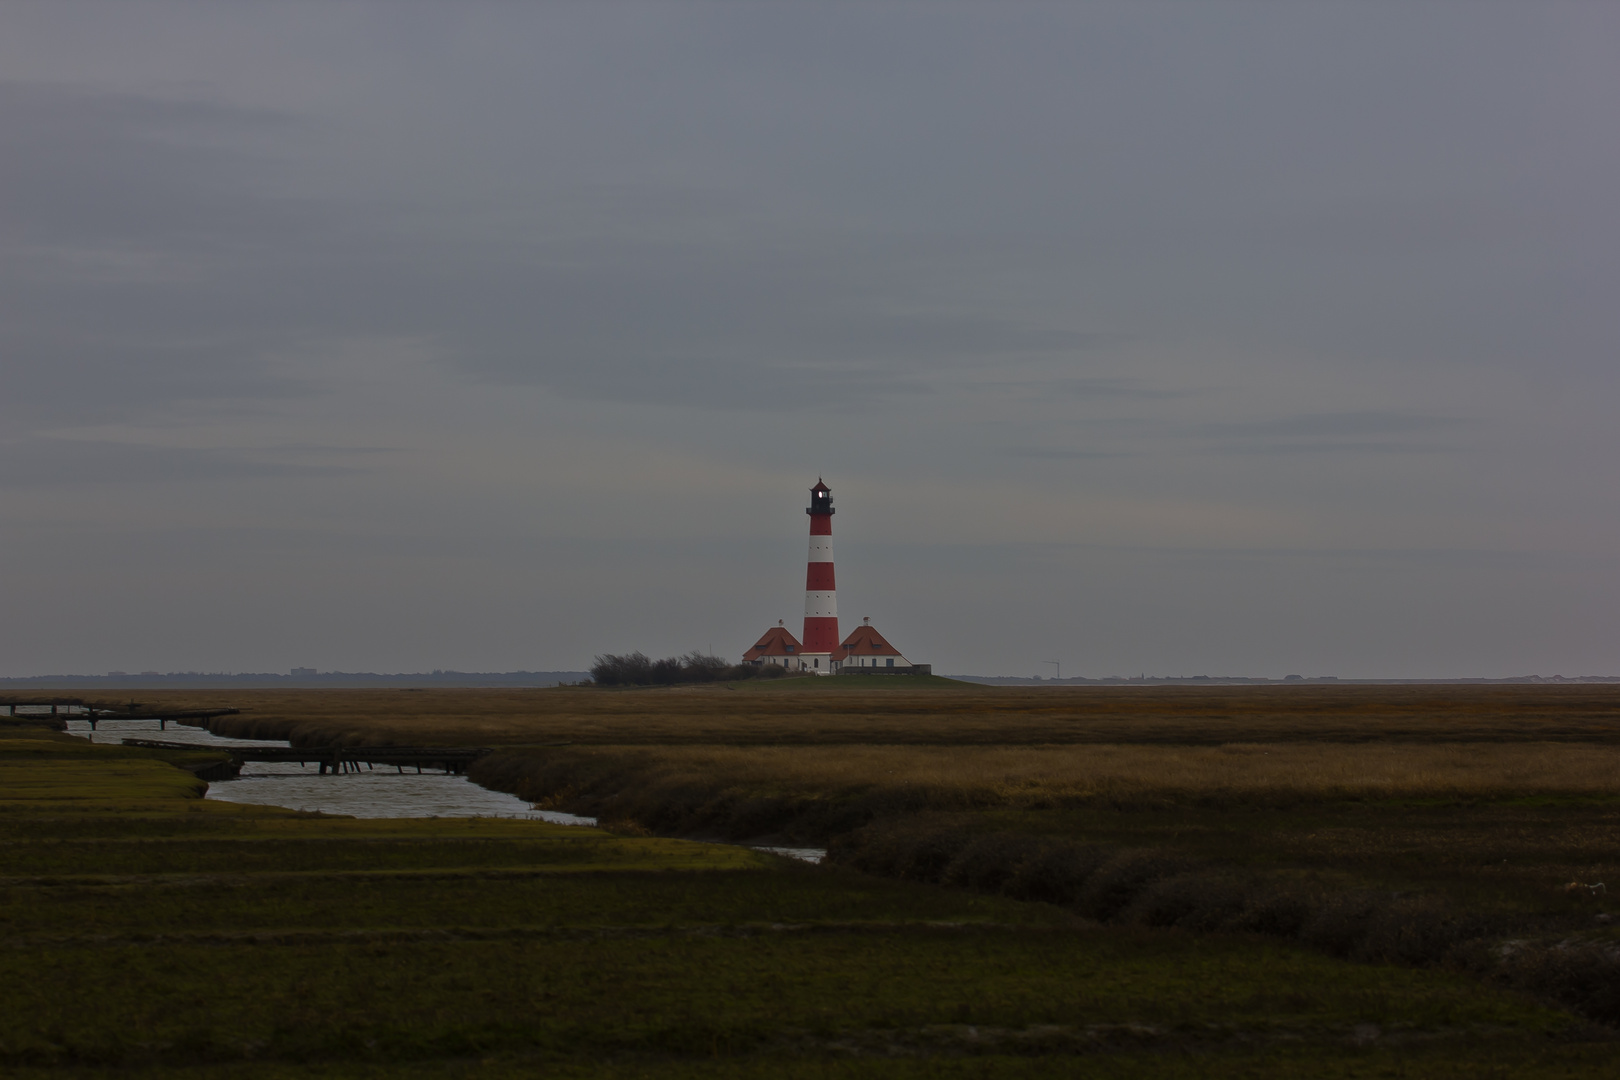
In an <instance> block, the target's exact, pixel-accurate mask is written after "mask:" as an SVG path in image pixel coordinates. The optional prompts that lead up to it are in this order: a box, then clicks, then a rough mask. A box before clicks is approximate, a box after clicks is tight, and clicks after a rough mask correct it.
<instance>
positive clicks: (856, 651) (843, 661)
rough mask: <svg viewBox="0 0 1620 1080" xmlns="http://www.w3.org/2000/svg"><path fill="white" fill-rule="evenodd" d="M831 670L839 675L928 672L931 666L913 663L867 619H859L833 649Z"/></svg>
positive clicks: (930, 670)
mask: <svg viewBox="0 0 1620 1080" xmlns="http://www.w3.org/2000/svg"><path fill="white" fill-rule="evenodd" d="M833 670H834V671H837V672H838V673H839V674H841V675H879V674H888V675H894V674H906V675H930V674H932V673H933V666H932V665H930V664H913V663H912V662H911V661H910V660H907V659H906V658H905V657H904V656H901V655H900V650H899V649H897V648H895V647H894V646H893V645H890V644H889V642H888V639H886V638H885V637H884V636H883V635H882V634H880V633H878V632H877V627H875V626H873V625H872V620H871V619H862V620H861V625H859V626H857V627H856V628H855V629H854V631H853V632H852V633H851V634H850V635H849V637H847V638H845V639H844V642H843V644H842V645H839V646H838V651H837V652H835V653H833Z"/></svg>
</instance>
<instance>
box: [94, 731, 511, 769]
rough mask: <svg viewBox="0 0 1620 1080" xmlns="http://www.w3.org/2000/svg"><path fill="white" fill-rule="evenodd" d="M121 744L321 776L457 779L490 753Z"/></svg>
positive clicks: (475, 750)
mask: <svg viewBox="0 0 1620 1080" xmlns="http://www.w3.org/2000/svg"><path fill="white" fill-rule="evenodd" d="M123 743H124V745H125V746H144V747H146V748H148V749H152V750H215V751H218V752H219V753H222V754H227V755H229V756H230V758H231V760H232V762H234V763H235V765H236V767H237V768H238V769H240V768H241V767H242V765H243V764H245V763H246V762H249V761H296V762H298V763H299V764H300V765H307V764H309V763H310V762H314V763H315V764H316V765H318V766H319V767H320V775H322V776H325V775H326V774H327V773H331V774H332V775H333V776H337V775H340V774H342V773H350V772H360V771H361V767H362V766H364V767H366V768H370V769H375V768H376V767H377V766H379V765H381V766H383V767H385V768H386V767H387V766H389V765H392V766H394V767H395V768H396V769H398V770H399V771H400V772H404V771H405V770H406V769H411V768H414V769H415V770H416V771H417V772H421V771H422V770H423V769H434V770H436V771H439V772H445V773H450V774H452V775H455V776H460V775H461V774H463V773H465V772H466V771H467V766H469V765H471V764H472V763H473V762H474V761H477V760H478V759H479V758H481V757H483V756H484V755H485V754H488V753H490V752H491V750H490V748H489V747H487V746H230V745H225V746H220V745H204V744H199V743H183V742H167V741H164V740H160V739H125V740H123Z"/></svg>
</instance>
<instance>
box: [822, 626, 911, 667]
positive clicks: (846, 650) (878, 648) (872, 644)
mask: <svg viewBox="0 0 1620 1080" xmlns="http://www.w3.org/2000/svg"><path fill="white" fill-rule="evenodd" d="M899 655H900V650H899V649H897V648H895V647H894V646H893V645H890V644H889V643H888V641H886V640H885V639H884V637H883V635H882V634H880V633H878V632H877V627H875V626H871V625H869V624H867V623H862V624H861V625H860V626H857V627H856V628H855V629H854V630H851V631H850V633H849V636H848V637H846V638H845V639H844V643H843V644H842V645H840V646H838V651H837V652H835V653H833V659H834V660H843V659H844V658H845V657H847V656H899Z"/></svg>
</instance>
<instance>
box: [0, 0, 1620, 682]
mask: <svg viewBox="0 0 1620 1080" xmlns="http://www.w3.org/2000/svg"><path fill="white" fill-rule="evenodd" d="M1617 47H1620V7H1617V6H1615V5H1613V4H1607V3H1592V4H1580V5H1561V4H1557V3H1552V2H1548V0H1537V2H1535V3H1519V4H1507V5H1492V4H1487V3H1479V2H1476V0H1468V2H1466V3H1459V4H1444V3H1424V4H1396V3H1345V4H1307V3H1258V4H1239V3H1213V2H1212V3H1199V4H1185V3H1164V4H1155V3H1149V2H1143V0H1132V2H1130V3H1124V4H1118V5H1106V4H1097V5H1086V4H1078V3H1064V4H1056V5H1040V4H1005V3H981V4H962V5H952V4H946V3H939V2H934V0H930V2H927V3H919V4H855V3H851V4H835V3H821V2H815V3H808V2H807V3H799V4H793V3H781V4H714V5H708V4H695V3H692V4H681V3H655V4H649V5H637V4H632V3H623V2H615V3H590V4H586V3H580V4H572V5H570V4H546V5H540V4H510V3H500V4H488V5H480V4H475V3H465V2H457V3H448V2H446V3H440V4H431V5H428V4H424V5H410V4H403V3H379V4H340V3H322V4H309V5H302V4H290V3H288V4H269V3H256V4H245V3H244V4H234V5H233V4H226V3H209V4H196V5H175V4H143V3H136V2H120V3H116V4H112V3H109V4H105V5H91V4H74V3H65V2H60V0H53V2H51V3H46V4H38V5H30V4H25V3H19V2H15V0H13V2H10V3H7V4H6V5H5V6H4V7H0V248H3V257H0V675H31V674H46V673H64V672H86V673H99V672H103V671H107V670H113V669H119V670H126V671H139V670H144V669H155V670H160V671H171V670H200V671H275V670H286V669H287V668H289V667H291V666H293V665H300V666H313V667H318V668H320V669H322V670H330V669H340V670H351V671H356V670H371V671H415V670H430V669H433V668H455V669H460V670H512V669H520V668H521V669H536V670H544V669H570V668H580V667H584V666H587V665H588V664H589V663H590V660H591V658H592V656H593V655H594V654H596V653H600V652H624V651H629V650H632V649H641V650H644V651H646V652H648V653H653V654H657V655H663V654H668V653H673V652H681V651H685V650H688V649H693V648H697V649H710V648H712V649H714V650H715V651H717V652H720V653H722V654H725V655H735V654H738V653H740V652H741V650H742V649H744V648H746V647H747V646H748V645H750V644H752V642H753V640H754V639H755V638H756V637H757V636H758V635H759V634H760V633H761V632H762V631H763V630H764V628H765V627H766V626H769V625H774V624H775V622H776V620H777V619H779V618H780V619H785V620H786V621H787V623H788V625H789V627H791V628H793V629H794V630H795V632H797V629H798V627H799V625H800V620H801V619H802V611H803V583H804V557H805V534H806V532H807V526H806V518H805V515H804V512H803V511H804V506H805V505H806V498H807V489H808V488H809V487H810V486H811V485H812V484H814V483H815V481H816V478H817V477H818V476H823V477H825V478H826V480H827V482H828V483H829V484H830V485H831V486H832V488H833V493H834V500H835V502H836V505H837V507H838V516H837V517H836V518H835V519H834V533H835V536H834V540H835V544H836V550H837V560H838V564H837V565H838V579H839V592H840V601H841V604H840V612H841V614H842V618H843V625H844V628H845V629H846V631H847V629H848V628H849V627H850V626H852V625H854V624H856V623H858V622H859V620H860V618H861V617H862V616H870V617H871V618H872V620H873V622H874V624H876V625H877V626H879V627H880V628H882V629H883V630H884V631H885V632H886V633H887V634H888V635H889V637H890V638H891V640H893V641H894V642H895V643H896V644H897V645H898V646H899V647H900V648H901V649H902V650H903V651H904V652H905V653H906V654H907V655H908V656H910V657H911V658H912V659H914V660H917V661H920V662H932V663H933V664H934V665H935V670H936V671H941V672H947V673H978V674H1031V673H1045V674H1048V675H1050V674H1052V673H1053V672H1054V670H1055V669H1054V668H1053V666H1052V665H1050V664H1046V663H1044V661H1050V660H1058V661H1061V663H1062V670H1063V673H1064V674H1065V675H1071V674H1074V675H1079V674H1084V675H1093V676H1100V675H1109V674H1131V675H1134V674H1140V673H1143V672H1146V673H1149V674H1168V675H1194V674H1248V675H1270V676H1281V675H1285V674H1289V673H1300V674H1305V675H1317V674H1335V675H1339V676H1346V677H1349V676H1369V677H1375V676H1383V677H1407V676H1411V677H1423V676H1504V675H1515V674H1528V673H1542V674H1553V673H1563V674H1570V675H1573V674H1593V673H1620V507H1617V484H1616V466H1617V465H1620V423H1617V422H1616V420H1615V417H1614V413H1615V407H1616V403H1617V400H1620V212H1617V206H1616V202H1617V194H1616V193H1617V192H1620V124H1617V123H1616V122H1615V109H1616V103H1617V102H1620V64H1617V63H1616V62H1615V56H1616V50H1617Z"/></svg>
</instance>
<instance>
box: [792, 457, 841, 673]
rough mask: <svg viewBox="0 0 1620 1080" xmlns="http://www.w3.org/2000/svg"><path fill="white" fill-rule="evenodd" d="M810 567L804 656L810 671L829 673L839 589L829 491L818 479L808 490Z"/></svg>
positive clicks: (833, 649)
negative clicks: (835, 581)
mask: <svg viewBox="0 0 1620 1080" xmlns="http://www.w3.org/2000/svg"><path fill="white" fill-rule="evenodd" d="M804 512H805V513H807V514H809V515H810V566H809V569H808V570H807V571H806V573H805V581H804V637H803V639H802V641H803V649H804V652H803V653H801V654H800V655H801V656H803V657H804V661H805V665H806V666H807V667H809V669H810V670H811V671H814V672H818V673H820V674H822V675H831V674H832V655H833V652H834V651H835V650H837V648H838V586H837V585H836V584H835V583H834V581H833V552H832V516H833V504H832V488H830V487H828V486H827V485H826V484H825V483H824V482H823V481H821V480H820V479H817V480H816V486H815V487H813V488H811V489H810V505H809V506H807V507H805V511H804Z"/></svg>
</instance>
